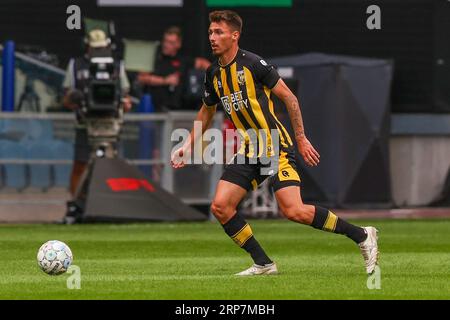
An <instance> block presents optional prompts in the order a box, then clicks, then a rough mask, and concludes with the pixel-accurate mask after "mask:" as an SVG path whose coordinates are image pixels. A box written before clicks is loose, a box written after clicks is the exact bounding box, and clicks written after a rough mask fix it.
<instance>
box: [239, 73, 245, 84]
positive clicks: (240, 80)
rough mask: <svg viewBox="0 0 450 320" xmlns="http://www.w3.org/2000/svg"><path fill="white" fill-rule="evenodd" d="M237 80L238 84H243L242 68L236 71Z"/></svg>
mask: <svg viewBox="0 0 450 320" xmlns="http://www.w3.org/2000/svg"><path fill="white" fill-rule="evenodd" d="M237 81H238V83H239V85H241V86H243V85H244V84H245V75H244V70H240V71H238V72H237Z"/></svg>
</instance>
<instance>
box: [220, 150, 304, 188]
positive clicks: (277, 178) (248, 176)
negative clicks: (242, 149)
mask: <svg viewBox="0 0 450 320" xmlns="http://www.w3.org/2000/svg"><path fill="white" fill-rule="evenodd" d="M251 160H254V159H249V158H247V157H244V156H242V155H239V154H237V155H235V157H234V158H233V159H232V161H231V162H230V163H229V164H227V165H226V166H225V171H224V173H223V174H222V177H221V178H220V179H221V180H225V181H228V182H231V183H234V184H237V185H238V186H240V187H242V188H244V189H245V190H247V191H249V190H252V189H253V190H255V189H256V188H257V187H258V185H259V184H261V183H262V182H263V181H264V180H266V179H267V178H269V179H270V180H269V183H270V185H271V187H272V188H273V191H274V192H275V191H277V190H279V189H281V188H284V187H288V186H300V176H299V175H298V172H297V165H296V163H295V152H294V147H290V148H282V149H281V150H280V154H279V157H278V161H277V162H272V164H268V163H267V161H260V160H257V161H256V163H255V161H253V163H252V162H251ZM243 162H244V163H243Z"/></svg>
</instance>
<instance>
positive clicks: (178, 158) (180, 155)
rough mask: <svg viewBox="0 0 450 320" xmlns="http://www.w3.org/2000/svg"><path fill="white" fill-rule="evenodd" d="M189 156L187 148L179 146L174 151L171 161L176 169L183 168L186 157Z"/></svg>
mask: <svg viewBox="0 0 450 320" xmlns="http://www.w3.org/2000/svg"><path fill="white" fill-rule="evenodd" d="M186 156H187V152H186V150H184V148H183V147H181V148H178V149H177V150H175V151H174V152H173V153H172V157H171V159H170V163H171V164H172V167H173V168H174V169H178V168H183V167H184V166H185V164H186V163H185V159H186Z"/></svg>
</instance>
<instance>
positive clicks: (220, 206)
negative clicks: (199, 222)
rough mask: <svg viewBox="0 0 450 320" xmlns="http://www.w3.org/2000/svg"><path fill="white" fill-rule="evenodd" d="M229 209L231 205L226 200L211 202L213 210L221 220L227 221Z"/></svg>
mask: <svg viewBox="0 0 450 320" xmlns="http://www.w3.org/2000/svg"><path fill="white" fill-rule="evenodd" d="M229 211H230V210H229V206H228V204H227V203H226V202H225V201H218V200H214V201H213V203H212V204H211V212H212V213H213V214H214V216H215V217H216V218H217V220H219V222H226V220H227V217H228V216H229Z"/></svg>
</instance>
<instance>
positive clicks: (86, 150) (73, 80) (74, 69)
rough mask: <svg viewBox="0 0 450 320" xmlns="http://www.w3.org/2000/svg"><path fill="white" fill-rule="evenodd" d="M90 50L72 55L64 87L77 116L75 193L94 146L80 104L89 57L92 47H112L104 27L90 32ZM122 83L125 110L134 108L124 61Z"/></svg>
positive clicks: (72, 187)
mask: <svg viewBox="0 0 450 320" xmlns="http://www.w3.org/2000/svg"><path fill="white" fill-rule="evenodd" d="M87 39H88V41H87V42H88V43H87V45H86V53H85V54H84V55H83V56H81V57H78V58H72V59H70V61H69V64H68V66H67V70H66V76H65V79H64V83H63V87H64V90H65V93H64V100H63V104H64V107H66V108H69V109H70V110H73V111H74V112H75V114H76V117H77V123H76V126H75V145H74V147H75V152H74V159H73V160H74V162H73V166H72V174H71V177H70V192H71V193H72V196H73V195H74V194H75V192H76V189H77V186H78V183H79V181H80V178H81V176H82V174H83V172H84V171H85V169H86V167H87V164H88V161H89V158H90V154H91V148H90V146H89V143H88V134H87V129H86V124H85V123H83V121H82V117H81V111H80V107H81V106H82V105H83V104H84V95H83V92H85V88H86V86H88V83H89V81H88V80H89V64H90V61H89V57H90V54H91V52H92V50H96V49H101V48H107V47H109V46H110V39H109V38H108V37H107V36H106V34H105V32H103V31H102V30H92V31H91V32H89V35H88V38H87ZM119 68H120V70H119V72H120V86H121V89H122V92H123V96H124V98H123V99H122V103H123V108H124V111H129V110H130V109H131V106H132V104H131V99H130V97H129V95H128V92H129V89H130V84H129V81H128V78H127V76H126V73H125V68H124V66H123V63H122V62H120V67H119Z"/></svg>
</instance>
